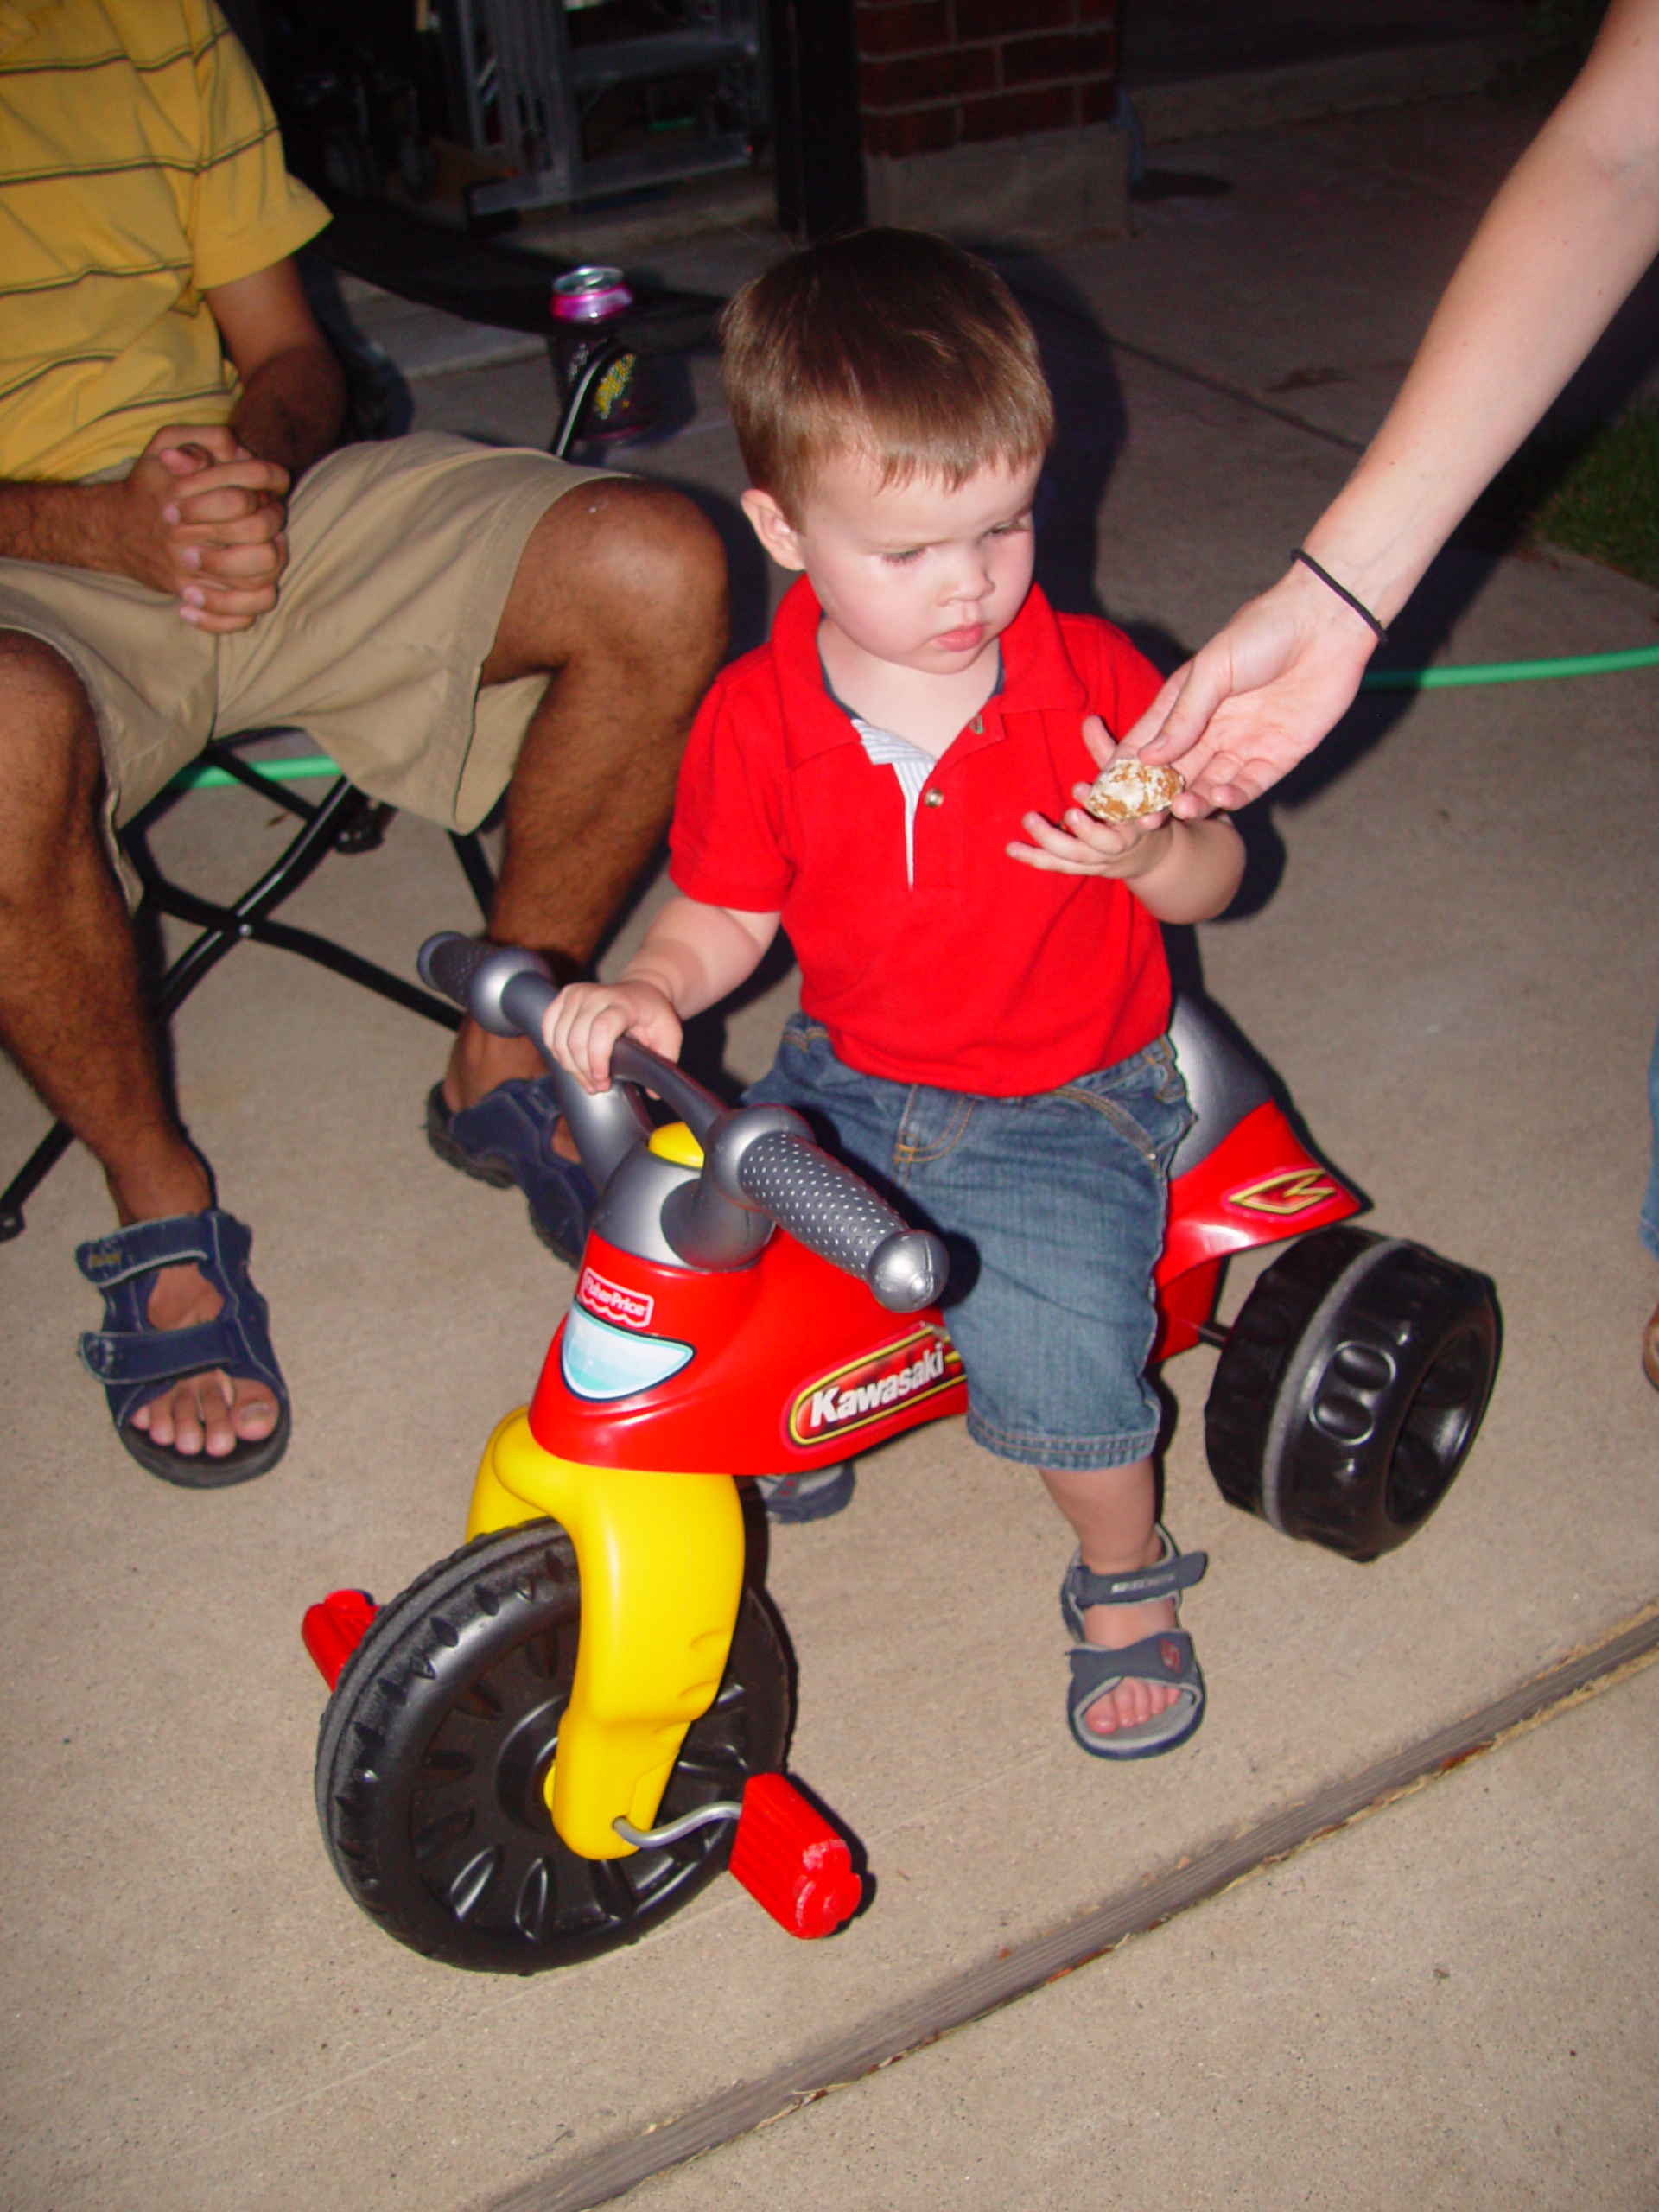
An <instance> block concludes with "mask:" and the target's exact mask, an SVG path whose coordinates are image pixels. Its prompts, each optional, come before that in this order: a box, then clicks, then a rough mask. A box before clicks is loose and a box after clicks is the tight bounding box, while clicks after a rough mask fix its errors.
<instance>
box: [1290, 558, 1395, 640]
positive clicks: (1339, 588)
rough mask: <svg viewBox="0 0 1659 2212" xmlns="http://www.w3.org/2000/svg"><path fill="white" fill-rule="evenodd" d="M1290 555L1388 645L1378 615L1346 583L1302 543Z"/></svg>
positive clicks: (1386, 633)
mask: <svg viewBox="0 0 1659 2212" xmlns="http://www.w3.org/2000/svg"><path fill="white" fill-rule="evenodd" d="M1290 557H1291V559H1292V560H1293V561H1300V563H1301V564H1302V566H1303V567H1304V568H1305V569H1312V570H1313V573H1314V575H1316V576H1317V577H1318V578H1319V582H1321V583H1322V584H1328V585H1329V586H1330V588H1331V589H1332V591H1333V592H1335V594H1337V597H1338V599H1339V600H1341V601H1342V602H1343V604H1344V606H1346V607H1352V608H1353V610H1354V612H1355V613H1356V614H1357V615H1358V617H1359V619H1360V620H1361V621H1362V622H1363V624H1364V625H1365V626H1366V628H1367V629H1368V630H1371V631H1374V632H1376V640H1377V643H1378V644H1379V645H1387V643H1388V641H1389V633H1388V632H1387V631H1386V630H1385V629H1384V628H1383V625H1382V624H1381V623H1380V622H1379V621H1378V620H1377V619H1376V615H1375V614H1373V613H1372V612H1371V610H1370V607H1367V606H1365V605H1364V604H1363V601H1359V600H1357V599H1356V598H1355V597H1354V594H1352V592H1351V591H1350V590H1349V588H1348V587H1347V586H1346V584H1339V583H1338V582H1337V580H1336V578H1335V577H1334V576H1333V575H1332V574H1331V572H1330V570H1329V569H1322V568H1321V567H1320V566H1319V563H1318V562H1317V561H1316V560H1315V559H1314V558H1313V555H1312V554H1311V553H1306V552H1304V551H1303V550H1302V548H1301V547H1300V545H1294V546H1292V548H1291V550H1290Z"/></svg>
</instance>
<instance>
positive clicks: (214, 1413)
mask: <svg viewBox="0 0 1659 2212" xmlns="http://www.w3.org/2000/svg"><path fill="white" fill-rule="evenodd" d="M277 1418H278V1415H277V1402H276V1400H275V1398H274V1397H273V1396H272V1395H270V1392H269V1391H268V1390H266V1389H264V1385H263V1384H261V1383H232V1381H231V1379H230V1377H229V1376H227V1375H224V1374H221V1373H219V1371H218V1370H214V1371H213V1373H212V1374H208V1375H193V1376H189V1377H188V1380H187V1381H185V1382H183V1383H175V1385H174V1387H173V1389H171V1390H169V1391H168V1393H167V1394H166V1395H165V1396H163V1397H160V1398H152V1399H151V1400H150V1402H149V1404H148V1405H147V1406H140V1407H139V1408H138V1409H137V1412H136V1413H135V1414H133V1416H132V1426H133V1427H134V1428H137V1429H141V1430H143V1432H144V1433H145V1434H146V1435H148V1437H149V1440H150V1442H151V1443H152V1444H155V1445H158V1446H160V1447H161V1448H162V1450H163V1451H170V1452H178V1453H179V1454H180V1455H181V1457H182V1458H184V1459H194V1458H195V1457H196V1456H197V1454H198V1453H200V1452H206V1453H207V1457H208V1458H209V1459H224V1458H225V1457H226V1454H227V1453H228V1452H234V1451H235V1449H236V1447H237V1446H238V1444H258V1443H262V1442H263V1441H264V1439H265V1438H266V1437H267V1436H269V1435H270V1433H271V1431H272V1429H274V1428H275V1427H276V1426H277Z"/></svg>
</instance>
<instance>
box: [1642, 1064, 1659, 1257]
mask: <svg viewBox="0 0 1659 2212" xmlns="http://www.w3.org/2000/svg"><path fill="white" fill-rule="evenodd" d="M1648 1111H1649V1114H1650V1115H1651V1116H1652V1117H1653V1157H1652V1160H1651V1162H1650V1164H1649V1168H1648V1190H1647V1196H1646V1197H1645V1198H1643V1201H1642V1242H1643V1243H1644V1244H1645V1245H1646V1246H1647V1248H1648V1249H1649V1252H1651V1253H1652V1255H1653V1256H1654V1258H1655V1259H1656V1260H1659V1032H1656V1033H1655V1035H1654V1039H1653V1058H1651V1059H1650V1060H1649V1063H1648Z"/></svg>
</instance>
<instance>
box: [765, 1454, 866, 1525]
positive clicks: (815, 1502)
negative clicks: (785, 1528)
mask: <svg viewBox="0 0 1659 2212" xmlns="http://www.w3.org/2000/svg"><path fill="white" fill-rule="evenodd" d="M856 1480H857V1477H856V1475H855V1471H854V1469H853V1464H852V1462H851V1460H850V1459H844V1460H842V1463H841V1465H839V1466H836V1467H819V1468H817V1470H816V1471H814V1472H813V1473H811V1474H810V1475H757V1476H756V1477H755V1478H754V1489H755V1495H756V1496H757V1497H759V1499H760V1503H761V1504H762V1505H763V1506H764V1507H765V1508H766V1518H767V1520H768V1521H776V1522H785V1523H786V1522H796V1521H827V1520H828V1519H829V1516H830V1515H831V1514H832V1513H839V1512H841V1511H842V1510H843V1509H844V1508H845V1507H847V1506H849V1505H850V1504H851V1503H852V1502H853V1487H854V1484H855V1482H856Z"/></svg>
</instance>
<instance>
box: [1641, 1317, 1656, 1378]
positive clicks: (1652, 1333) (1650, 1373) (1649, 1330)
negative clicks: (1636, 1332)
mask: <svg viewBox="0 0 1659 2212" xmlns="http://www.w3.org/2000/svg"><path fill="white" fill-rule="evenodd" d="M1642 1372H1643V1374H1644V1375H1645V1376H1647V1378H1648V1380H1649V1383H1652V1385H1653V1387H1654V1389H1656V1390H1659V1306H1655V1307H1654V1309H1653V1312H1652V1313H1651V1314H1650V1315H1649V1319H1648V1325H1647V1327H1646V1328H1645V1329H1644V1330H1643V1332H1642Z"/></svg>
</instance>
